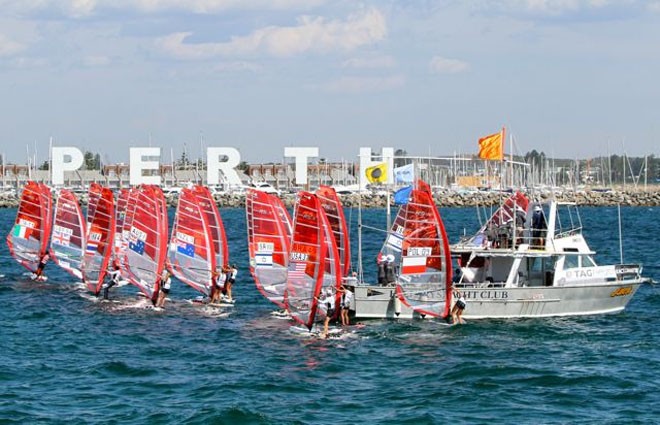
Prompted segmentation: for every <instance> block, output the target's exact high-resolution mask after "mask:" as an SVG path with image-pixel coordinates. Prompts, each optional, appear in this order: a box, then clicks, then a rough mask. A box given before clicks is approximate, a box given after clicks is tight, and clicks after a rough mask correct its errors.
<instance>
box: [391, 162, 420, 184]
mask: <svg viewBox="0 0 660 425" xmlns="http://www.w3.org/2000/svg"><path fill="white" fill-rule="evenodd" d="M414 180H415V168H414V165H413V164H408V165H404V166H402V167H396V168H395V169H394V182H395V183H412V182H413V181H414Z"/></svg>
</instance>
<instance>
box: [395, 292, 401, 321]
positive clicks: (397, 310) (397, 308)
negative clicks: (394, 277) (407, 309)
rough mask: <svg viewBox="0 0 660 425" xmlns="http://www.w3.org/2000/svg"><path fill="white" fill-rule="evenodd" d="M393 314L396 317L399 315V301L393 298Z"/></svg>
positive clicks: (397, 298)
mask: <svg viewBox="0 0 660 425" xmlns="http://www.w3.org/2000/svg"><path fill="white" fill-rule="evenodd" d="M394 314H395V315H396V316H397V317H398V316H399V314H401V300H400V299H399V297H394Z"/></svg>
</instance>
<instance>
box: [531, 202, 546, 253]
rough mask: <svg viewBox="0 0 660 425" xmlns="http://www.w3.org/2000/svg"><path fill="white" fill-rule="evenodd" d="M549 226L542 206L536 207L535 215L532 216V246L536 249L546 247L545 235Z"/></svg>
mask: <svg viewBox="0 0 660 425" xmlns="http://www.w3.org/2000/svg"><path fill="white" fill-rule="evenodd" d="M547 228H548V224H547V223H546V221H545V214H543V208H541V206H540V205H536V206H535V207H534V214H532V244H533V245H534V246H535V247H536V248H543V247H544V246H545V233H546V231H547Z"/></svg>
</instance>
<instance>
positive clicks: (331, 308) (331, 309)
mask: <svg viewBox="0 0 660 425" xmlns="http://www.w3.org/2000/svg"><path fill="white" fill-rule="evenodd" d="M317 301H319V302H321V303H324V304H325V320H324V321H323V333H322V334H321V336H322V337H323V338H327V337H328V328H329V326H330V320H332V318H333V317H334V315H335V297H334V296H333V295H332V289H330V288H328V289H327V291H326V292H325V293H324V294H323V298H320V299H319V298H317Z"/></svg>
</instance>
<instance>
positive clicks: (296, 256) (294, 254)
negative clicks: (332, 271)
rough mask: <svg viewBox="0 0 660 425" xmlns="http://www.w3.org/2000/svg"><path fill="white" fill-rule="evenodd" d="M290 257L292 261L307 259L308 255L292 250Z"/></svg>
mask: <svg viewBox="0 0 660 425" xmlns="http://www.w3.org/2000/svg"><path fill="white" fill-rule="evenodd" d="M290 258H291V259H292V260H294V261H307V258H309V255H308V254H306V253H304V252H292V253H291V256H290Z"/></svg>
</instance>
